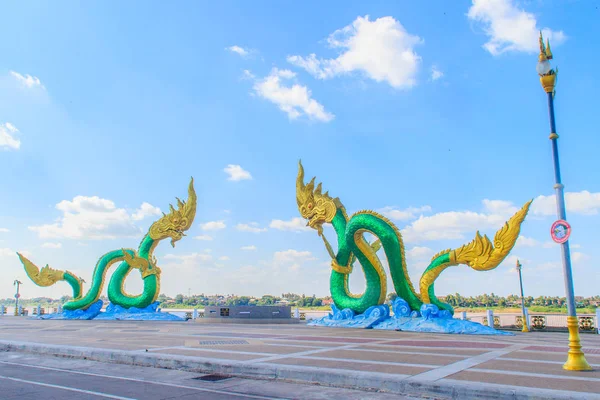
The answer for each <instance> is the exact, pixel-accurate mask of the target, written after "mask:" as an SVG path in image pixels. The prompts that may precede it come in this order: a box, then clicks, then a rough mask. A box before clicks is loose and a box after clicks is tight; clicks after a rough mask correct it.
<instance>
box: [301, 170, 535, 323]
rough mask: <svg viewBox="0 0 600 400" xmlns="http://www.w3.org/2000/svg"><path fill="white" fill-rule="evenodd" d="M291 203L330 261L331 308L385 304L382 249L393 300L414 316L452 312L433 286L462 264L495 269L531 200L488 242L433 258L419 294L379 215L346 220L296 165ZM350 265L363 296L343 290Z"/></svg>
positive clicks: (400, 245) (392, 232) (396, 235)
mask: <svg viewBox="0 0 600 400" xmlns="http://www.w3.org/2000/svg"><path fill="white" fill-rule="evenodd" d="M296 202H297V205H298V210H299V211H300V215H301V216H302V217H303V218H304V219H306V220H307V221H308V223H307V225H308V226H309V227H311V228H314V229H316V230H317V232H318V233H319V236H321V238H322V239H323V241H324V243H325V247H326V249H327V251H328V253H329V255H330V257H331V259H332V260H331V267H332V270H331V277H330V283H329V286H330V290H331V297H332V299H333V302H334V303H335V306H336V307H337V308H338V309H340V310H342V309H346V308H349V309H352V310H353V311H354V312H355V313H357V314H361V313H363V312H365V311H366V310H367V309H368V308H369V307H371V306H377V305H381V304H383V303H384V301H385V298H386V293H387V276H386V273H385V270H384V268H383V265H382V263H381V261H380V260H379V257H378V256H377V251H378V250H379V249H380V248H383V251H384V252H385V256H386V259H387V261H388V264H389V271H390V275H391V278H392V283H393V285H394V289H395V291H396V294H397V295H398V297H400V298H402V299H404V300H405V301H406V302H407V303H408V304H409V306H410V308H411V309H412V310H414V311H419V310H420V308H421V306H422V305H423V304H434V305H436V306H437V307H438V308H439V309H441V310H448V311H449V312H450V313H451V314H452V313H453V312H454V310H453V309H452V307H451V306H450V305H449V304H446V303H442V302H440V301H439V300H438V299H437V297H436V296H435V292H434V283H435V280H436V279H437V278H438V277H439V275H440V274H441V273H442V272H443V271H444V270H445V269H446V268H448V267H450V266H453V265H459V264H465V265H468V266H469V267H471V268H473V269H474V270H477V271H488V270H491V269H493V268H496V267H497V266H498V265H499V264H500V263H501V262H502V261H503V260H504V259H505V258H506V256H507V255H508V254H509V252H510V251H511V249H512V248H513V247H514V245H515V243H516V240H517V238H518V236H519V232H520V229H521V224H522V223H523V221H524V219H525V217H526V216H527V212H528V211H529V207H530V205H531V201H529V202H527V203H526V204H525V205H524V206H523V207H522V208H521V209H520V210H519V211H517V212H516V213H515V214H514V215H513V216H512V217H511V218H510V219H509V220H508V222H506V223H505V224H504V226H503V227H502V228H501V229H500V230H499V231H498V232H497V233H496V235H495V237H494V242H493V243H492V242H491V241H490V240H489V239H488V237H487V236H481V235H480V234H479V232H477V234H476V236H475V239H474V240H473V241H472V242H470V243H468V244H466V245H464V246H461V247H459V248H457V249H454V250H452V249H449V250H445V251H442V252H440V253H438V254H436V255H435V256H434V257H433V258H432V259H431V262H430V264H429V266H428V267H427V269H426V270H425V272H424V273H423V275H422V276H421V279H420V282H419V289H420V294H418V293H417V292H416V291H415V289H414V287H413V285H412V283H411V281H410V277H409V275H408V270H407V267H406V257H405V251H404V242H403V240H402V235H401V234H400V231H399V230H398V228H397V227H396V226H395V225H394V224H393V223H392V222H391V221H389V220H388V219H387V218H385V217H384V216H383V215H380V214H378V213H376V212H374V211H369V210H365V211H359V212H357V213H355V214H353V215H352V216H351V217H350V218H349V217H348V215H347V213H346V209H345V207H344V206H343V204H342V203H341V201H340V200H339V199H338V198H332V197H331V196H329V194H328V192H325V193H322V187H321V184H320V183H319V184H318V185H317V186H316V188H315V178H312V180H311V181H310V182H309V183H307V184H305V183H304V168H303V167H302V163H301V162H300V163H299V165H298V177H297V179H296ZM325 223H330V224H332V225H333V228H334V230H335V233H336V236H337V242H338V249H337V253H335V252H334V251H333V248H332V246H331V245H330V244H329V242H328V240H327V238H326V237H325V236H324V234H323V224H325ZM365 233H370V234H372V235H374V236H375V237H376V238H377V240H376V241H374V242H373V243H368V242H367V241H366V239H365V238H364V234H365ZM355 260H358V261H359V263H360V265H361V267H362V269H363V272H364V274H365V278H366V288H365V291H364V293H362V294H360V295H355V294H352V293H350V290H349V289H348V279H349V276H350V274H351V273H352V269H353V267H354V262H355Z"/></svg>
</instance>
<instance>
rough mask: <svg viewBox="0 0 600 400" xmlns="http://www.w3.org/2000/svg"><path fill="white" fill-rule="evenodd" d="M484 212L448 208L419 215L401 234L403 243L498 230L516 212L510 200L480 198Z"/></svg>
mask: <svg viewBox="0 0 600 400" xmlns="http://www.w3.org/2000/svg"><path fill="white" fill-rule="evenodd" d="M482 205H483V209H484V212H474V211H447V212H441V213H437V214H434V215H430V216H423V215H421V216H420V217H419V219H417V220H416V221H413V222H412V223H411V224H410V225H409V226H407V227H406V228H404V229H403V230H402V231H401V233H402V236H403V237H404V239H405V240H406V242H421V241H427V240H444V239H447V240H453V239H464V238H465V235H464V234H466V233H469V235H471V234H474V233H475V231H477V230H480V231H483V230H486V229H500V227H501V226H502V225H503V224H504V222H506V221H507V220H508V219H509V218H510V217H512V215H513V214H514V213H515V212H516V211H518V209H519V207H516V206H515V205H514V204H513V203H511V202H509V201H504V200H489V199H485V200H483V201H482Z"/></svg>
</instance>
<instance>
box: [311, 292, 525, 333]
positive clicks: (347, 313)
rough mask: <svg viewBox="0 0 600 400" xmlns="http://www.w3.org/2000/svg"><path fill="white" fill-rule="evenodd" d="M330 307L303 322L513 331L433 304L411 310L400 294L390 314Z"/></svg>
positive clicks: (399, 328) (385, 309) (422, 329)
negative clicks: (325, 313)
mask: <svg viewBox="0 0 600 400" xmlns="http://www.w3.org/2000/svg"><path fill="white" fill-rule="evenodd" d="M331 310H332V311H333V314H329V315H328V316H326V317H323V318H320V319H317V320H312V321H310V322H308V323H307V325H310V326H329V327H339V328H366V329H369V328H372V329H382V330H394V331H406V332H427V333H449V334H461V335H510V336H512V335H514V334H512V333H510V332H505V331H499V330H497V329H494V328H490V327H489V326H485V325H482V324H479V323H477V322H471V321H465V320H461V319H454V318H452V315H451V314H450V311H448V310H440V309H439V308H438V307H437V306H436V305H434V304H423V305H422V306H421V309H420V310H419V311H412V310H411V309H410V306H409V305H408V303H407V302H406V301H405V300H404V299H401V298H397V299H396V300H394V302H393V303H392V311H393V312H394V315H393V316H390V311H389V307H388V306H387V305H380V306H374V307H370V308H369V309H367V311H365V313H364V314H359V315H355V314H354V311H352V310H350V309H345V310H341V311H340V310H338V309H337V307H335V305H333V304H332V305H331Z"/></svg>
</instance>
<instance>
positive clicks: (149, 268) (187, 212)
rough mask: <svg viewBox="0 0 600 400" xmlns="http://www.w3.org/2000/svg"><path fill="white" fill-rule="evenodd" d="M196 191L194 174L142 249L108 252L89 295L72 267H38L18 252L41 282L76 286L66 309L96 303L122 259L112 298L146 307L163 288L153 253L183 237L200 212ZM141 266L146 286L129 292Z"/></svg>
mask: <svg viewBox="0 0 600 400" xmlns="http://www.w3.org/2000/svg"><path fill="white" fill-rule="evenodd" d="M196 200H197V199H196V192H195V190H194V178H192V179H191V181H190V184H189V186H188V200H187V202H185V201H181V200H179V199H177V205H178V208H177V209H175V208H174V207H173V206H172V205H170V206H169V208H170V212H169V214H165V213H163V216H162V217H161V218H160V219H159V220H157V221H155V222H154V223H153V224H152V225H151V226H150V228H149V229H148V232H147V233H146V235H145V236H144V238H143V239H142V242H141V243H140V245H139V247H138V250H137V251H135V250H133V249H119V250H113V251H111V252H109V253H106V254H105V255H103V256H102V257H100V260H98V263H97V264H96V267H95V268H94V272H93V274H92V284H91V287H90V289H89V290H88V291H87V293H86V294H85V295H82V285H83V279H81V278H79V277H77V276H75V275H74V274H73V273H71V272H69V271H61V270H56V269H53V268H50V267H49V266H48V265H46V266H45V267H44V268H41V269H40V268H38V267H37V266H36V265H35V264H33V263H32V262H31V261H29V260H28V259H27V258H26V257H24V256H23V255H22V254H19V253H17V255H18V256H19V259H20V260H21V263H22V264H23V267H24V268H25V272H26V273H27V275H28V276H29V278H30V279H31V280H32V281H33V282H34V283H35V284H36V285H38V286H43V287H46V286H52V285H54V284H55V283H56V282H58V281H66V282H67V283H68V284H69V285H71V287H72V288H73V300H71V301H68V302H67V303H65V304H64V305H63V308H64V309H65V310H70V311H73V310H85V309H87V308H89V307H90V306H91V305H92V304H94V303H96V302H97V301H98V299H99V297H100V294H101V293H102V289H103V287H104V283H105V279H106V273H107V272H108V271H109V269H110V268H111V267H112V266H113V265H114V264H115V263H118V262H121V263H120V265H119V266H118V267H117V269H116V270H115V272H114V273H113V275H112V277H111V278H110V281H109V283H108V288H107V293H108V299H109V300H110V302H111V303H112V304H114V305H118V306H121V307H123V308H131V307H136V308H146V307H148V306H149V305H151V304H152V303H154V302H155V301H156V299H157V297H158V294H159V291H160V268H158V267H157V266H156V259H155V258H154V256H153V252H154V249H155V248H156V246H157V245H158V244H159V243H160V242H161V241H162V240H164V239H167V238H170V239H171V245H172V246H173V247H175V242H177V241H178V240H181V238H183V236H185V234H184V232H185V231H187V230H188V229H189V228H190V227H191V225H192V223H193V221H194V218H195V216H196ZM134 269H136V270H139V271H140V274H141V277H142V280H143V283H144V287H143V290H142V292H141V293H140V294H139V295H130V294H127V293H126V292H125V288H124V286H125V280H126V279H127V277H128V276H129V274H130V273H131V272H132V271H133V270H134Z"/></svg>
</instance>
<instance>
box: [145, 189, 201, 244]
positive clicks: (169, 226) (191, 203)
mask: <svg viewBox="0 0 600 400" xmlns="http://www.w3.org/2000/svg"><path fill="white" fill-rule="evenodd" d="M176 199H177V209H175V208H173V206H172V205H171V204H169V208H170V212H169V213H168V214H165V213H163V217H162V218H161V219H159V220H158V221H156V222H155V223H153V224H152V226H150V229H149V230H148V234H149V235H150V237H151V238H152V239H154V240H163V239H166V238H168V237H170V238H171V246H173V247H175V242H177V241H178V240H181V238H182V237H184V236H185V233H184V232H185V231H187V230H188V229H190V227H191V226H192V223H193V222H194V217H195V216H196V192H195V191H194V178H192V179H191V181H190V185H189V187H188V199H187V201H181V200H179V198H176Z"/></svg>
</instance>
